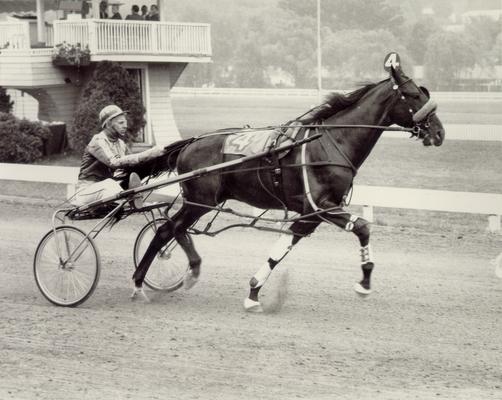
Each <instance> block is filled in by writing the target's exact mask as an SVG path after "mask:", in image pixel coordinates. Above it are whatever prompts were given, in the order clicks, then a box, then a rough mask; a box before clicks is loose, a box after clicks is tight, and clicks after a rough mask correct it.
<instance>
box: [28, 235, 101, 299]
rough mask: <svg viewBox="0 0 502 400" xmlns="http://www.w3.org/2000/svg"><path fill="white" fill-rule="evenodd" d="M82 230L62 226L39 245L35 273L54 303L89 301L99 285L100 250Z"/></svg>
mask: <svg viewBox="0 0 502 400" xmlns="http://www.w3.org/2000/svg"><path fill="white" fill-rule="evenodd" d="M86 236H87V235H86V234H85V233H84V232H83V231H82V230H80V229H78V228H76V227H74V226H71V225H61V226H58V227H57V228H56V230H55V232H54V230H50V231H49V232H47V234H46V235H45V236H44V237H43V238H42V240H41V241H40V243H39V244H38V247H37V250H36V252H35V257H34V260H33V272H34V274H35V281H36V283H37V286H38V288H39V289H40V291H41V292H42V294H43V295H44V297H45V298H46V299H47V300H49V301H50V302H51V303H53V304H56V305H58V306H64V307H75V306H78V305H79V304H82V303H83V302H84V301H86V300H87V299H88V298H89V296H90V295H91V294H92V293H93V292H94V290H95V289H96V286H97V284H98V280H99V275H100V271H101V261H100V258H99V252H98V249H97V248H96V245H95V244H94V242H93V240H92V239H91V238H90V237H86Z"/></svg>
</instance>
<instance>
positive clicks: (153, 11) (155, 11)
mask: <svg viewBox="0 0 502 400" xmlns="http://www.w3.org/2000/svg"><path fill="white" fill-rule="evenodd" d="M146 20H147V21H160V15H159V8H158V7H157V5H156V4H152V5H151V6H150V13H149V14H148V15H147V16H146Z"/></svg>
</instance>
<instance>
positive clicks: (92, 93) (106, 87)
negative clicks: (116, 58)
mask: <svg viewBox="0 0 502 400" xmlns="http://www.w3.org/2000/svg"><path fill="white" fill-rule="evenodd" d="M109 104H116V105H117V106H119V107H120V108H122V109H123V110H126V111H128V114H127V120H128V130H127V135H126V138H125V141H126V142H129V143H130V142H132V141H133V140H134V138H135V137H136V135H137V133H138V132H139V131H140V130H141V128H143V127H144V126H145V119H144V117H143V116H144V114H145V108H144V107H143V103H142V101H141V93H140V89H139V87H138V84H137V82H136V80H135V79H132V78H131V76H130V75H129V73H128V72H127V70H125V69H124V68H122V67H121V66H120V65H119V64H117V63H113V62H110V61H102V62H100V63H98V64H97V66H96V69H95V70H94V73H93V74H92V77H91V79H90V80H89V82H88V83H87V84H86V86H85V87H84V90H83V91H82V95H81V98H80V101H79V105H78V107H77V110H76V113H75V118H74V120H73V124H72V126H71V128H70V130H69V134H68V140H69V144H70V147H71V148H72V149H74V150H76V151H78V152H83V150H84V149H85V146H87V143H89V141H90V140H91V137H92V136H93V135H95V134H96V133H98V132H100V131H101V127H100V126H99V121H98V117H99V112H100V111H101V110H102V108H103V107H105V106H107V105H109Z"/></svg>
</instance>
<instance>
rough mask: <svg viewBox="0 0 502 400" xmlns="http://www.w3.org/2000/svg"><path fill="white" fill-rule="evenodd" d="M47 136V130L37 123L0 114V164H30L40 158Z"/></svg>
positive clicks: (48, 132)
mask: <svg viewBox="0 0 502 400" xmlns="http://www.w3.org/2000/svg"><path fill="white" fill-rule="evenodd" d="M49 135H50V131H49V129H48V128H47V127H44V126H43V125H42V124H41V123H39V122H32V121H28V120H27V119H18V118H16V117H14V116H13V115H12V114H7V113H3V112H0V162H19V163H30V162H32V161H35V160H37V159H39V158H42V156H43V148H44V140H45V139H47V138H48V137H49Z"/></svg>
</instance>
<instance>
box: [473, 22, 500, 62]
mask: <svg viewBox="0 0 502 400" xmlns="http://www.w3.org/2000/svg"><path fill="white" fill-rule="evenodd" d="M501 31H502V20H499V21H494V20H492V19H491V18H487V17H478V18H473V19H471V20H470V21H469V23H468V24H467V25H466V27H465V36H466V37H467V38H469V40H470V42H471V46H472V47H474V49H475V56H474V57H475V59H476V64H478V65H480V66H486V65H490V64H491V63H492V62H493V60H492V58H491V54H490V52H491V50H492V49H493V46H494V45H495V43H496V40H497V35H498V34H499V33H500V32H501Z"/></svg>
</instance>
